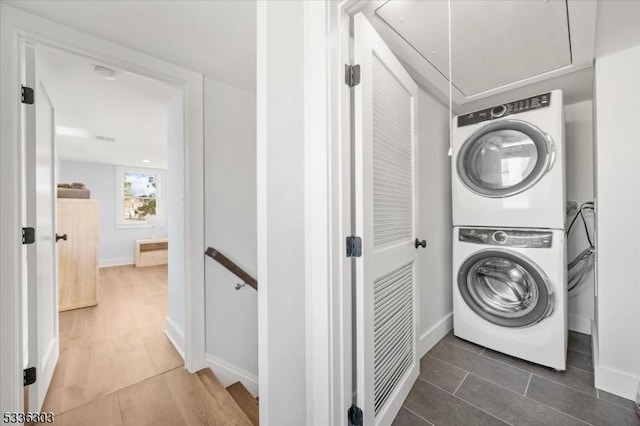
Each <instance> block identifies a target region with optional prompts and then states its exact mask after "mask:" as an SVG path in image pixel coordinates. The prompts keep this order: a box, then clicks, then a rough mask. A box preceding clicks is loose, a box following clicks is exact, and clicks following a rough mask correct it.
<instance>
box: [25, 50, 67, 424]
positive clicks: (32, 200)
mask: <svg viewBox="0 0 640 426" xmlns="http://www.w3.org/2000/svg"><path fill="white" fill-rule="evenodd" d="M24 58H25V68H24V70H25V85H26V86H27V87H30V88H32V89H33V90H34V94H35V102H34V104H32V105H28V104H24V105H23V112H24V114H23V127H24V132H25V133H24V134H25V137H26V139H25V148H26V150H25V152H26V157H25V165H26V168H25V174H26V176H25V177H26V201H27V205H26V207H27V218H26V220H27V226H30V227H33V228H35V243H34V244H31V245H29V246H28V247H27V300H28V302H27V313H28V314H27V324H28V327H27V333H28V359H27V363H28V366H29V367H36V376H37V380H36V382H35V383H34V384H33V385H31V386H29V389H28V391H29V400H28V401H29V411H31V412H35V411H40V410H41V408H42V403H43V402H44V398H45V396H46V395H47V390H48V389H49V384H50V383H51V378H52V376H53V371H54V369H55V366H56V363H57V361H58V356H59V351H60V348H59V339H58V294H57V283H56V281H57V267H56V247H55V245H56V240H55V223H56V222H55V201H56V193H55V178H54V167H53V164H54V163H53V161H54V135H55V132H54V109H53V105H52V103H51V99H50V98H49V96H48V95H47V91H46V89H45V87H44V85H43V82H42V81H41V80H40V78H39V77H38V72H37V71H38V68H39V66H38V65H39V64H38V59H37V52H36V49H35V48H34V47H33V46H25V47H24Z"/></svg>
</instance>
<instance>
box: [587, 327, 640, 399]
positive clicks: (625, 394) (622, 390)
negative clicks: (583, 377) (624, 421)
mask: <svg viewBox="0 0 640 426" xmlns="http://www.w3.org/2000/svg"><path fill="white" fill-rule="evenodd" d="M592 336H593V376H594V378H593V379H594V380H593V381H594V385H595V387H596V389H602V390H603V391H606V392H609V393H612V394H614V395H618V396H621V397H622V398H627V399H630V400H632V401H635V400H636V390H637V389H638V388H637V386H638V382H640V377H639V376H635V375H633V374H628V373H625V372H623V371H619V370H616V369H614V368H610V367H606V366H603V365H600V351H599V346H598V329H597V327H596V325H595V322H593V333H592Z"/></svg>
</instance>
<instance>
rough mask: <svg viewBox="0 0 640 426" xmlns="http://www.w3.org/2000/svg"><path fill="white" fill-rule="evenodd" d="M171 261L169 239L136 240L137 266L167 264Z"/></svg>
mask: <svg viewBox="0 0 640 426" xmlns="http://www.w3.org/2000/svg"><path fill="white" fill-rule="evenodd" d="M167 263H169V240H168V239H167V238H156V239H153V240H136V267H138V268H140V267H144V266H156V265H166V264H167Z"/></svg>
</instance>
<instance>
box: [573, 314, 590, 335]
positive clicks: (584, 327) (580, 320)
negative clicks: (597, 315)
mask: <svg viewBox="0 0 640 426" xmlns="http://www.w3.org/2000/svg"><path fill="white" fill-rule="evenodd" d="M568 320H569V330H571V331H577V332H578V333H583V334H591V318H589V317H583V316H580V315H569V319H568Z"/></svg>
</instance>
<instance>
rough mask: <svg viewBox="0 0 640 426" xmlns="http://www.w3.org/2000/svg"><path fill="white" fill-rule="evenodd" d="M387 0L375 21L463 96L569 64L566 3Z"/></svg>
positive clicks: (379, 9)
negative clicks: (419, 56)
mask: <svg viewBox="0 0 640 426" xmlns="http://www.w3.org/2000/svg"><path fill="white" fill-rule="evenodd" d="M448 9H449V4H448V2H443V1H436V2H419V1H418V2H416V1H388V2H386V3H384V4H383V5H382V6H380V7H379V8H378V9H376V11H375V13H376V15H377V16H379V17H380V18H382V19H383V20H384V21H385V23H386V24H387V25H389V26H390V27H391V28H393V29H394V31H396V32H397V33H398V34H399V35H400V36H402V38H404V39H405V40H406V41H407V42H408V43H410V44H411V45H412V46H413V48H414V49H415V50H417V51H418V53H419V54H420V55H421V56H422V57H423V58H425V59H426V60H427V61H428V62H429V63H431V64H432V65H433V66H434V67H435V68H436V69H437V70H438V71H439V72H440V73H441V74H442V75H444V76H445V77H447V78H448V77H449V54H448V53H449V52H448V50H449V40H451V56H452V61H451V73H452V78H451V79H450V80H451V81H452V82H453V84H454V86H455V87H456V88H457V89H458V90H460V92H461V93H463V94H464V95H465V96H471V95H475V94H478V93H482V92H486V91H489V90H492V89H495V88H496V87H501V86H505V85H507V84H511V83H515V82H518V81H521V80H524V79H527V78H529V77H532V76H536V75H540V74H543V73H546V72H549V71H554V70H556V69H559V68H562V67H566V66H568V65H571V48H570V43H569V26H568V21H567V7H566V4H565V2H564V1H528V2H521V1H518V2H513V1H501V2H495V1H494V2H486V1H485V2H480V1H475V2H468V1H467V2H451V4H450V10H451V30H450V31H449V18H448V15H449V10H448Z"/></svg>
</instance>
